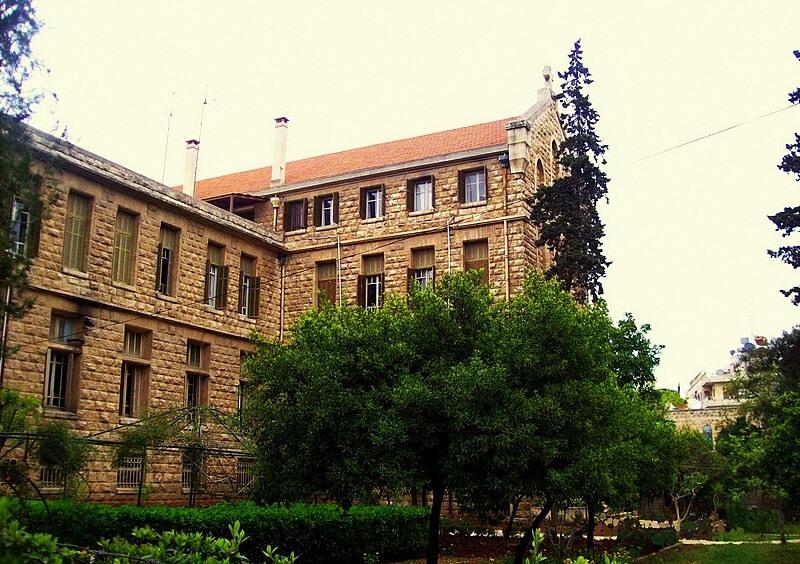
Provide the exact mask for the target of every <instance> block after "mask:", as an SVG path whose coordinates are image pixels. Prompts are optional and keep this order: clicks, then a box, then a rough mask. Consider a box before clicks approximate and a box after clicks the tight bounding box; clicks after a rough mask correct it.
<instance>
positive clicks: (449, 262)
mask: <svg viewBox="0 0 800 564" xmlns="http://www.w3.org/2000/svg"><path fill="white" fill-rule="evenodd" d="M451 221H453V217H452V216H450V217H448V218H447V274H450V271H451V270H452V264H453V263H452V261H451V259H450V256H451V247H450V222H451Z"/></svg>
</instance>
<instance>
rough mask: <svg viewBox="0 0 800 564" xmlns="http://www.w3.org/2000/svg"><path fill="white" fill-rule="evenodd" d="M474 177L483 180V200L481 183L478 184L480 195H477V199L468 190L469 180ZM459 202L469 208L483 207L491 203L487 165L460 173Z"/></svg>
mask: <svg viewBox="0 0 800 564" xmlns="http://www.w3.org/2000/svg"><path fill="white" fill-rule="evenodd" d="M473 175H476V178H477V179H481V178H482V179H483V199H481V198H480V196H481V192H480V183H478V188H477V189H478V193H477V194H476V195H475V199H473V198H472V195H471V194H470V193H469V192H468V190H467V188H468V183H469V179H470V178H471V177H472V176H473ZM468 197H469V199H468ZM458 201H459V203H461V204H462V205H467V206H470V205H481V204H485V203H487V202H488V201H489V171H488V169H487V168H486V166H485V165H484V166H478V167H473V168H466V169H463V170H459V171H458Z"/></svg>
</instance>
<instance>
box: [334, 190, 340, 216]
mask: <svg viewBox="0 0 800 564" xmlns="http://www.w3.org/2000/svg"><path fill="white" fill-rule="evenodd" d="M333 222H334V223H339V192H335V193H334V194H333Z"/></svg>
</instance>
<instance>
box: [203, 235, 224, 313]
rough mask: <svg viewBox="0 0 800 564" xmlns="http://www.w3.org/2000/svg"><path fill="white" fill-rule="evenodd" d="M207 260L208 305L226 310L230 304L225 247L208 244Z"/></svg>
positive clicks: (206, 292)
mask: <svg viewBox="0 0 800 564" xmlns="http://www.w3.org/2000/svg"><path fill="white" fill-rule="evenodd" d="M207 256H208V258H207V259H206V290H205V299H206V305H207V306H211V307H213V308H215V309H225V306H226V305H227V303H228V267H227V266H225V247H222V246H220V245H215V244H214V243H209V244H208V255H207Z"/></svg>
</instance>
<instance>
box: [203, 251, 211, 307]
mask: <svg viewBox="0 0 800 564" xmlns="http://www.w3.org/2000/svg"><path fill="white" fill-rule="evenodd" d="M210 281H211V261H210V260H206V282H205V288H204V289H203V303H204V304H208V297H209V295H210V294H209V290H210V289H211V288H209V287H208V283H209V282H210Z"/></svg>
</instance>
